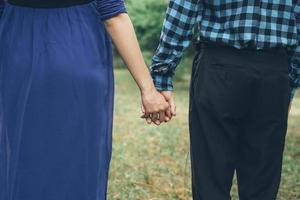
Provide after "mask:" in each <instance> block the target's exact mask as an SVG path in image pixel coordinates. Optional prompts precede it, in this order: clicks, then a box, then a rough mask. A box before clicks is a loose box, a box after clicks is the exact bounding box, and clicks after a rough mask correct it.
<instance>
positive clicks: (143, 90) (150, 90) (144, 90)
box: [140, 83, 156, 95]
mask: <svg viewBox="0 0 300 200" xmlns="http://www.w3.org/2000/svg"><path fill="white" fill-rule="evenodd" d="M140 91H141V94H142V95H145V94H151V93H153V92H155V91H156V89H155V86H154V84H153V83H151V84H148V85H143V86H141V87H140Z"/></svg>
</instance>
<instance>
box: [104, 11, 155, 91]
mask: <svg viewBox="0 0 300 200" xmlns="http://www.w3.org/2000/svg"><path fill="white" fill-rule="evenodd" d="M105 26H106V29H107V31H108V32H109V34H110V36H111V38H112V40H113V42H114V44H115V46H116V47H117V49H118V51H119V53H120V55H121V57H122V58H123V60H124V62H125V64H126V65H127V67H128V69H129V71H130V73H131V74H132V76H133V78H134V79H135V81H136V83H137V85H138V86H139V88H140V90H141V92H142V93H143V92H147V91H151V90H154V89H155V87H154V84H153V81H152V78H151V75H150V73H149V70H148V68H147V66H146V64H145V61H144V59H143V56H142V53H141V50H140V47H139V44H138V41H137V38H136V34H135V32H134V28H133V25H132V23H131V20H130V18H129V16H128V15H127V14H120V15H118V16H116V17H114V18H111V19H109V20H107V21H105Z"/></svg>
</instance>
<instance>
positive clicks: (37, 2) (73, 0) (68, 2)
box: [8, 0, 93, 8]
mask: <svg viewBox="0 0 300 200" xmlns="http://www.w3.org/2000/svg"><path fill="white" fill-rule="evenodd" d="M92 1H93V0H8V3H10V4H12V5H16V6H23V7H30V8H63V7H70V6H76V5H82V4H88V3H90V2H92Z"/></svg>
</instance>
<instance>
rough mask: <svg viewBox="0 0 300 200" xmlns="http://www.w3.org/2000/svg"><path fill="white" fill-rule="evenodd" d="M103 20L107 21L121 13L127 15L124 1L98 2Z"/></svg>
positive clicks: (104, 0)
mask: <svg viewBox="0 0 300 200" xmlns="http://www.w3.org/2000/svg"><path fill="white" fill-rule="evenodd" d="M97 8H98V11H99V13H100V17H101V20H107V19H110V18H112V17H115V16H117V15H118V14H121V13H126V12H127V11H126V7H125V3H124V0H97Z"/></svg>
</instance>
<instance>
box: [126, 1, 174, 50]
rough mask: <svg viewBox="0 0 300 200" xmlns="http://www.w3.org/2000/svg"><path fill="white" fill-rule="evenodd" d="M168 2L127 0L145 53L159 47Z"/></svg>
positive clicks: (129, 11)
mask: <svg viewBox="0 0 300 200" xmlns="http://www.w3.org/2000/svg"><path fill="white" fill-rule="evenodd" d="M167 3H168V1H167V0H127V1H126V6H127V9H128V13H129V15H130V17H131V20H132V22H133V24H134V27H135V30H136V33H137V36H138V39H139V42H140V45H141V48H142V49H143V51H150V52H153V51H154V50H155V49H156V48H157V45H158V42H159V37H160V32H161V27H162V23H163V19H164V16H165V11H166V8H167Z"/></svg>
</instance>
